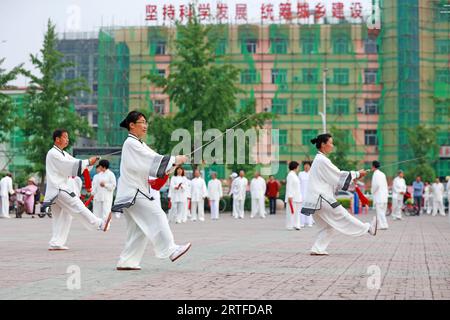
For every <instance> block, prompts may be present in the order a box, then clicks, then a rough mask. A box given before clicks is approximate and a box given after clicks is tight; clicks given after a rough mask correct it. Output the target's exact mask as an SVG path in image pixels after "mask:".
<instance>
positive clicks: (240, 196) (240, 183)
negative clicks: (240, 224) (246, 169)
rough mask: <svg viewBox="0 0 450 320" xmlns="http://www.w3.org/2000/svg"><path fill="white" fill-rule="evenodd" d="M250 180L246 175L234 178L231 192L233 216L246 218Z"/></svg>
mask: <svg viewBox="0 0 450 320" xmlns="http://www.w3.org/2000/svg"><path fill="white" fill-rule="evenodd" d="M247 185H248V180H247V178H246V177H243V178H241V177H237V178H236V179H234V180H233V183H232V184H231V188H230V194H233V217H234V218H235V219H238V218H239V219H244V204H245V197H246V192H247Z"/></svg>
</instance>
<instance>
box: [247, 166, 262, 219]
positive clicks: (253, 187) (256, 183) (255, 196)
mask: <svg viewBox="0 0 450 320" xmlns="http://www.w3.org/2000/svg"><path fill="white" fill-rule="evenodd" d="M250 194H251V197H252V211H251V214H250V218H254V217H255V216H256V215H259V216H260V217H261V218H263V219H264V218H265V217H266V208H265V201H266V197H265V194H266V181H265V180H264V178H263V177H261V175H260V173H259V172H258V171H256V172H255V177H254V178H253V179H252V180H251V182H250Z"/></svg>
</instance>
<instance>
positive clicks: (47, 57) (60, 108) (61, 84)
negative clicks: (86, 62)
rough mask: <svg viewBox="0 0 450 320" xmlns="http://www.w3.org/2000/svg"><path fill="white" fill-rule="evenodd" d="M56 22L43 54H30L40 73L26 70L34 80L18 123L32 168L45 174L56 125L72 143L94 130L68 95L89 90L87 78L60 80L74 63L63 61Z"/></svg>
mask: <svg viewBox="0 0 450 320" xmlns="http://www.w3.org/2000/svg"><path fill="white" fill-rule="evenodd" d="M56 41H57V38H56V33H55V25H53V24H52V23H51V21H50V20H49V21H48V26H47V31H46V34H45V38H44V44H43V48H42V49H41V57H38V55H31V62H32V64H33V65H34V66H35V68H36V69H37V70H38V71H39V72H40V74H41V75H40V76H36V75H33V74H32V73H31V72H30V71H26V72H25V73H26V75H27V76H28V77H29V78H30V79H31V82H30V86H29V89H28V92H27V99H26V101H25V105H24V109H25V115H24V117H23V118H22V119H20V121H19V124H20V127H21V129H22V130H23V131H24V134H25V136H26V137H28V139H27V140H26V141H25V145H24V149H25V150H24V151H25V154H26V156H27V159H28V160H29V161H30V168H29V170H30V171H32V172H38V173H39V174H40V176H41V178H42V181H43V180H44V177H45V158H46V154H47V152H48V150H49V149H50V148H51V146H52V144H53V140H52V133H53V131H54V130H55V129H57V128H64V129H66V130H68V132H69V137H70V144H71V145H72V144H73V143H74V142H75V140H76V137H77V136H85V137H90V136H91V135H92V133H93V132H92V129H91V128H90V127H89V125H88V123H87V121H86V120H85V119H84V118H82V117H80V116H79V115H78V114H77V113H76V112H75V110H74V107H73V105H72V104H71V103H70V99H69V97H71V96H76V93H77V92H79V91H87V90H88V88H87V86H86V82H85V80H84V79H70V80H62V81H57V80H56V79H57V76H58V75H59V74H61V73H62V72H63V71H64V68H66V67H70V66H72V64H71V63H64V62H63V59H62V58H63V54H62V53H60V52H59V51H57V50H56V48H55V45H56Z"/></svg>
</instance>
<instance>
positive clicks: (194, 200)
mask: <svg viewBox="0 0 450 320" xmlns="http://www.w3.org/2000/svg"><path fill="white" fill-rule="evenodd" d="M207 196H208V190H207V188H206V183H205V180H203V178H202V177H201V174H200V170H198V169H195V170H194V179H192V180H191V216H192V217H191V220H192V221H197V216H198V220H200V221H205V210H204V208H205V198H206V197H207Z"/></svg>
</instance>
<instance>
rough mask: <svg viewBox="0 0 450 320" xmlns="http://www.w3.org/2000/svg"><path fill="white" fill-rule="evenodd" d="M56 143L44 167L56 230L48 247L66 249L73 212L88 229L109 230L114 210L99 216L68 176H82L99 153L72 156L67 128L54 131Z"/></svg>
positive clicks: (46, 196)
mask: <svg viewBox="0 0 450 320" xmlns="http://www.w3.org/2000/svg"><path fill="white" fill-rule="evenodd" d="M53 141H54V145H53V147H52V148H51V149H50V150H49V151H48V152H47V158H46V160H45V169H46V172H47V188H46V191H45V198H44V203H43V208H44V210H45V208H48V207H51V212H52V216H53V219H52V226H53V234H52V238H51V240H50V243H49V248H48V250H50V251H60V250H67V249H69V248H68V247H66V246H65V244H66V241H67V237H68V235H69V231H70V225H71V223H72V216H77V217H80V218H81V222H83V224H84V225H85V226H86V227H87V228H88V229H91V230H92V229H94V230H95V229H97V230H100V231H107V230H108V229H109V224H110V222H111V213H109V214H108V215H107V216H106V217H105V218H104V219H100V218H98V217H96V216H95V215H94V214H93V213H92V212H91V211H90V210H89V209H88V208H86V206H85V205H84V203H83V202H82V201H81V200H80V198H79V197H78V196H77V194H79V190H76V188H75V187H74V186H73V184H72V183H71V181H69V179H72V178H71V177H74V176H81V174H82V172H83V170H84V169H85V168H87V167H88V166H90V165H94V164H95V163H96V162H97V160H98V157H91V158H89V159H86V160H79V159H75V158H74V157H72V156H71V155H70V154H68V153H67V152H66V151H64V149H65V148H66V147H67V146H68V144H69V134H68V132H67V130H64V129H57V130H55V131H54V132H53Z"/></svg>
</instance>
